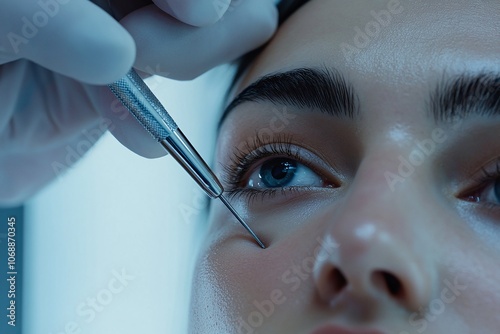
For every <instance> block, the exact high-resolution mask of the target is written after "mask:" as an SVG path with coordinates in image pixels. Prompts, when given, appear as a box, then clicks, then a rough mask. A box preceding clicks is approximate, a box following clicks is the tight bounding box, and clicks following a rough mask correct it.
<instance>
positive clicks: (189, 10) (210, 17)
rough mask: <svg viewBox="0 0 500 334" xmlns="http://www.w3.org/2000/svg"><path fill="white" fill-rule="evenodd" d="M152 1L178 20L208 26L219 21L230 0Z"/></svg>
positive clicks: (198, 25) (193, 24) (197, 25)
mask: <svg viewBox="0 0 500 334" xmlns="http://www.w3.org/2000/svg"><path fill="white" fill-rule="evenodd" d="M238 1H241V0H238ZM153 2H154V3H155V4H156V5H157V6H158V7H160V8H161V9H162V10H163V11H165V12H167V13H169V14H170V15H172V16H173V17H175V18H176V19H178V20H179V21H182V22H184V23H187V24H190V25H192V26H196V27H204V26H208V25H211V24H214V23H215V22H217V21H219V20H220V19H221V18H222V16H223V15H224V13H226V11H227V10H228V8H229V6H230V4H231V0H153Z"/></svg>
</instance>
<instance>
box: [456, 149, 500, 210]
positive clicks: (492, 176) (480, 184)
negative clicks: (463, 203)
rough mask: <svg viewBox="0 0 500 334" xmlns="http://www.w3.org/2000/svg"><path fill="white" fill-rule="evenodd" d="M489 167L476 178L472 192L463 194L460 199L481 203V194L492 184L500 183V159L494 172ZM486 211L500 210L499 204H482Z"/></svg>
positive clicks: (482, 170)
mask: <svg viewBox="0 0 500 334" xmlns="http://www.w3.org/2000/svg"><path fill="white" fill-rule="evenodd" d="M487 168H488V167H483V168H481V173H480V175H479V176H476V177H475V178H474V184H476V186H475V187H473V188H472V190H467V191H466V192H464V193H463V194H461V195H460V196H458V197H460V198H465V199H466V200H467V201H469V202H476V203H477V202H480V201H481V198H480V197H481V196H480V195H478V194H481V193H482V192H483V191H484V190H485V189H486V188H487V187H488V186H489V185H490V184H491V183H495V182H499V180H500V157H499V158H498V159H497V160H496V161H495V165H494V169H495V170H494V171H488V170H487ZM481 205H483V206H484V207H485V208H486V209H490V210H495V209H499V207H500V205H499V204H493V203H488V202H486V203H481Z"/></svg>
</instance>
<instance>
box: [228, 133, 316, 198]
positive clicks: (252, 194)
mask: <svg viewBox="0 0 500 334" xmlns="http://www.w3.org/2000/svg"><path fill="white" fill-rule="evenodd" d="M293 142H294V140H293V136H286V135H279V136H277V137H273V138H270V139H269V140H262V139H260V138H259V136H257V134H256V135H255V136H254V139H253V140H252V141H249V140H247V141H246V142H245V143H244V144H245V149H244V150H241V149H236V150H235V152H234V154H233V156H232V157H231V164H229V165H223V166H222V167H223V170H224V173H223V180H224V183H225V184H227V185H228V187H227V189H226V193H227V194H228V197H230V198H234V197H239V196H245V198H246V199H247V200H253V199H255V198H256V197H257V196H261V197H262V198H264V197H266V196H267V197H271V196H273V195H277V194H278V193H281V194H282V195H286V194H287V193H290V192H296V191H299V188H300V189H301V190H307V189H308V188H307V187H293V186H291V187H282V188H269V189H253V188H245V187H244V185H243V184H242V183H243V182H244V179H245V177H246V176H247V175H248V173H249V171H250V170H251V169H252V168H253V167H254V166H255V165H256V164H257V163H258V162H263V161H264V159H265V158H267V157H273V158H278V157H286V158H290V159H293V160H295V161H297V162H299V163H302V164H304V165H306V166H307V167H309V168H311V169H312V170H313V171H315V168H313V167H311V166H310V163H309V162H308V161H305V160H304V158H303V157H302V156H301V155H300V154H299V152H298V150H296V149H293ZM317 173H318V172H317ZM318 174H320V173H318Z"/></svg>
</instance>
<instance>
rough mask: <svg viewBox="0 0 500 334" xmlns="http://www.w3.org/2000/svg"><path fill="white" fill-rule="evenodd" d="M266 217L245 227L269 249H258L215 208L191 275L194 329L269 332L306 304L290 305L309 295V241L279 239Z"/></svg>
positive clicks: (298, 235)
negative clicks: (257, 236) (249, 328)
mask: <svg viewBox="0 0 500 334" xmlns="http://www.w3.org/2000/svg"><path fill="white" fill-rule="evenodd" d="M282 216H283V215H280V218H283V217H282ZM271 217H272V215H271ZM271 217H268V218H267V219H265V220H264V219H262V220H261V221H259V222H258V223H257V224H256V223H254V224H250V225H251V226H252V228H253V229H254V230H255V232H256V233H257V234H258V235H259V237H260V236H261V235H262V238H263V239H264V240H265V241H264V242H265V243H266V245H267V246H268V247H267V248H266V249H265V250H263V249H261V248H259V247H258V246H257V245H256V244H255V242H253V241H252V240H251V238H248V240H246V239H247V236H246V234H245V231H244V230H242V227H241V226H239V225H236V223H233V222H232V221H229V217H227V216H226V213H225V212H224V211H223V210H221V211H219V210H217V209H215V210H214V212H213V214H212V216H211V224H212V231H211V232H210V235H209V238H208V239H207V240H206V243H205V246H204V247H203V250H202V253H201V256H200V258H199V261H198V263H197V265H196V272H195V276H194V285H193V288H194V293H193V297H192V303H193V307H192V308H191V309H192V310H193V311H194V314H193V315H194V319H195V322H196V323H198V324H199V326H198V329H200V328H202V327H203V329H204V330H205V331H207V329H208V327H210V329H212V330H213V329H215V328H217V331H216V332H228V333H237V332H238V328H240V327H241V326H242V325H241V324H242V323H245V324H249V325H250V326H251V327H253V328H257V327H258V328H260V329H262V330H263V328H274V327H273V326H278V324H277V322H281V320H284V319H285V318H286V317H289V315H290V314H293V313H296V312H297V311H298V310H300V309H303V308H304V306H306V305H307V304H308V303H302V304H301V303H296V302H294V301H297V300H301V299H303V298H302V297H305V296H311V294H312V291H313V284H312V270H313V266H314V255H315V254H313V248H314V247H311V242H310V241H311V240H312V239H314V238H311V237H310V236H307V237H306V238H303V236H304V235H303V234H301V233H290V232H289V234H288V237H287V238H280V237H279V235H280V233H279V230H280V228H279V227H277V226H274V227H273V226H272V225H271V224H272V223H271V222H272V220H273V219H272V218H271ZM264 225H266V226H267V227H266V228H265V229H264V228H262V227H263V226H264ZM264 230H265V231H266V232H265V233H263V232H264ZM282 235H283V233H282ZM282 235H281V236H282ZM270 241H271V242H270ZM291 312H293V313H291ZM207 319H211V320H207ZM280 319H281V320H280ZM210 323H212V325H210ZM200 332H204V331H200Z"/></svg>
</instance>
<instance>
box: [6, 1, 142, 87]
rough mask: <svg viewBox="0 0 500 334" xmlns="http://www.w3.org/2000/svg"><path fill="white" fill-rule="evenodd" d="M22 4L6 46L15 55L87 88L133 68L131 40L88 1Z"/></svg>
mask: <svg viewBox="0 0 500 334" xmlns="http://www.w3.org/2000/svg"><path fill="white" fill-rule="evenodd" d="M17 2H23V1H17ZM24 3H25V4H26V5H24V6H23V8H22V10H21V11H20V12H18V13H17V14H18V15H17V17H13V18H12V20H14V21H15V22H16V24H15V25H14V27H15V29H14V31H15V32H14V33H15V34H17V36H18V37H17V39H12V40H11V43H10V46H11V52H13V53H14V54H19V55H20V56H21V57H22V58H27V59H29V60H31V61H33V62H35V63H37V64H39V65H41V66H43V67H45V68H47V69H49V70H52V71H54V72H56V73H60V74H63V75H66V76H69V77H71V78H74V79H77V80H79V81H83V82H86V83H92V84H106V83H110V82H112V81H115V80H117V79H118V78H120V77H122V76H123V75H124V74H125V73H126V72H127V71H128V70H129V69H130V67H131V66H132V64H133V62H134V59H135V43H134V41H133V39H132V37H131V36H130V35H129V34H128V32H127V31H126V30H125V29H124V28H123V27H122V26H121V25H120V24H119V23H118V22H116V20H114V19H113V18H112V17H111V16H110V15H108V14H107V13H106V12H105V11H104V10H102V9H101V8H99V7H98V6H97V5H95V4H93V3H91V2H90V1H88V0H71V1H69V0H64V1H62V0H42V1H35V0H29V1H24ZM11 36H12V35H11Z"/></svg>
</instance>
